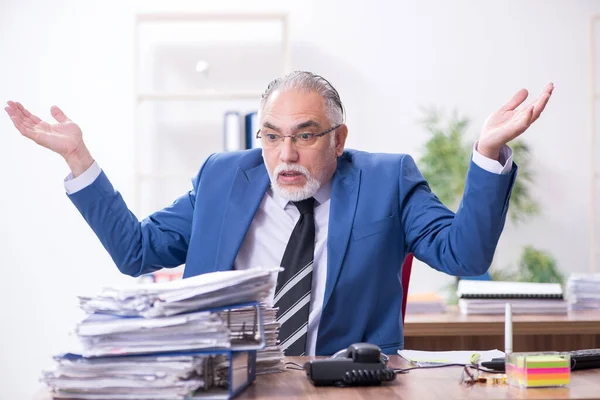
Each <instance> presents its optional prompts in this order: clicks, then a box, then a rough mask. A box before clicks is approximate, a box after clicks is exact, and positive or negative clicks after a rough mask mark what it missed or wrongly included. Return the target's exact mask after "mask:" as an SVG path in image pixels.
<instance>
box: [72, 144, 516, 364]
mask: <svg viewBox="0 0 600 400" xmlns="http://www.w3.org/2000/svg"><path fill="white" fill-rule="evenodd" d="M515 176H516V166H515V167H514V168H513V171H512V172H511V173H510V174H507V175H496V174H492V173H489V172H486V171H484V170H482V169H481V168H479V167H478V166H476V165H475V164H473V163H471V166H470V168H469V172H468V175H467V182H466V186H465V193H464V198H463V201H462V203H461V206H460V209H459V210H458V212H457V213H456V215H454V213H452V212H451V211H449V210H448V209H447V208H446V207H444V205H442V203H440V201H439V200H438V199H437V197H436V196H435V195H434V194H433V193H432V192H431V191H430V189H429V186H428V185H427V183H426V181H425V180H424V178H423V176H422V175H421V173H420V172H419V170H418V169H417V167H416V165H415V163H414V161H413V159H412V158H411V157H410V156H408V155H398V154H372V153H366V152H360V151H353V150H348V151H346V152H344V154H343V155H342V156H341V157H339V159H338V165H337V170H336V172H335V174H334V177H333V182H332V193H331V208H330V216H329V233H328V238H327V254H328V259H327V282H326V287H325V298H324V302H323V312H322V317H321V321H320V325H319V332H318V336H317V347H316V352H317V354H320V355H327V354H332V353H334V352H336V351H337V350H340V349H342V348H345V347H347V346H349V345H350V344H352V343H355V342H370V343H374V344H377V345H379V346H380V347H381V348H382V350H383V351H384V352H394V351H396V350H397V349H398V348H402V347H403V342H404V340H403V332H402V322H401V321H402V319H401V311H400V310H401V302H402V287H401V284H400V279H399V277H400V272H401V267H402V262H403V260H404V258H405V256H406V254H407V253H409V252H412V253H414V254H415V256H416V257H417V258H419V259H420V260H422V261H424V262H426V263H427V264H429V265H430V266H432V267H433V268H436V269H438V270H440V271H443V272H446V273H448V274H452V275H460V276H469V275H481V274H483V273H484V272H485V271H487V269H488V268H489V266H490V264H491V262H492V258H493V255H494V251H495V249H496V244H497V242H498V239H499V237H500V234H501V232H502V229H503V227H504V222H505V217H506V212H507V207H508V200H509V197H510V191H511V187H512V185H513V182H514V179H515ZM268 186H269V177H268V174H267V171H266V168H265V165H264V163H263V159H262V156H261V150H260V149H255V150H247V151H241V152H231V153H220V154H214V155H212V156H211V157H209V158H208V160H207V161H206V162H205V163H204V165H203V166H202V168H201V170H200V172H199V173H198V175H197V176H196V178H195V179H194V181H193V189H192V190H191V191H190V192H189V193H187V194H185V195H184V196H182V197H180V198H178V199H177V200H176V201H175V202H174V203H173V204H172V205H171V206H169V207H167V208H165V209H163V210H161V211H158V212H156V213H154V214H152V215H151V216H150V217H148V218H146V219H144V220H143V221H142V222H139V221H138V219H137V218H136V217H135V216H134V215H133V214H132V213H131V212H130V211H129V210H128V208H127V206H126V204H125V202H124V201H123V199H122V198H121V196H120V194H119V193H118V192H116V191H115V190H114V189H113V187H112V185H111V184H110V182H109V180H108V178H107V177H106V175H105V174H104V173H102V174H101V175H100V176H99V177H98V178H97V179H96V181H95V182H94V183H93V184H92V185H90V186H88V187H86V188H85V189H83V190H81V191H79V192H76V193H74V194H72V195H70V198H71V200H72V201H73V203H74V204H75V205H76V207H77V208H78V209H79V211H80V212H81V214H82V215H83V217H84V218H85V219H86V220H87V222H88V224H89V225H90V226H91V227H92V229H93V230H94V231H95V233H96V235H97V236H98V238H99V239H100V241H101V242H102V244H103V245H104V247H105V248H106V249H107V250H108V252H109V253H110V255H111V256H112V258H113V260H114V262H115V263H116V264H117V266H118V267H119V269H120V270H121V271H122V272H123V273H125V274H129V275H132V276H138V275H140V274H144V273H148V272H152V271H155V270H157V269H160V268H163V267H175V266H178V265H181V264H182V263H185V264H186V268H185V272H184V277H189V276H194V275H198V274H203V273H206V272H213V271H219V270H227V269H231V268H232V265H233V262H234V259H235V257H236V255H237V253H238V250H239V249H240V246H241V244H242V241H243V240H244V237H245V235H246V232H247V230H248V227H249V226H250V222H251V221H252V218H253V217H254V214H255V212H256V210H257V208H258V206H259V205H260V203H261V200H262V198H263V196H264V195H265V191H266V190H267V188H268Z"/></svg>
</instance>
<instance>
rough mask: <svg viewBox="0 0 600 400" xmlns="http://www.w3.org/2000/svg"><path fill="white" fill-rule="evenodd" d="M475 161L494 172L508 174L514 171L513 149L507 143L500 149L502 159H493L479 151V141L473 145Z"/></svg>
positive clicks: (479, 165) (488, 170)
mask: <svg viewBox="0 0 600 400" xmlns="http://www.w3.org/2000/svg"><path fill="white" fill-rule="evenodd" d="M473 162H474V163H475V164H476V165H477V166H478V167H479V168H481V169H483V170H486V171H487V172H491V173H493V174H499V175H506V174H508V173H510V171H512V165H513V151H512V149H511V148H510V147H508V146H507V145H504V146H503V147H502V149H500V161H497V160H492V159H491V158H487V157H486V156H484V155H482V154H480V153H479V152H478V151H477V142H476V143H475V145H474V146H473Z"/></svg>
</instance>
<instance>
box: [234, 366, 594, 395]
mask: <svg viewBox="0 0 600 400" xmlns="http://www.w3.org/2000/svg"><path fill="white" fill-rule="evenodd" d="M309 359H311V357H290V358H289V359H288V360H290V361H295V362H298V363H300V364H303V363H304V362H305V361H307V360H309ZM390 366H391V367H393V368H406V367H408V366H409V365H408V364H407V363H406V361H404V360H403V359H401V358H400V357H399V356H391V357H390ZM461 373H462V368H461V367H447V368H439V369H423V370H413V371H410V372H409V373H407V374H403V375H398V376H397V378H396V380H395V381H393V382H390V383H387V384H385V385H382V386H369V387H361V388H335V387H315V386H313V385H312V384H311V383H310V382H309V381H308V379H307V378H306V374H305V373H304V371H294V370H287V371H286V372H283V373H280V374H272V375H264V376H259V377H257V379H256V382H254V383H253V384H252V386H250V387H249V388H248V389H246V390H245V391H244V392H243V393H242V394H241V395H240V396H239V397H238V399H286V400H292V399H344V400H354V399H357V400H358V399H368V400H374V399H380V398H386V399H388V398H389V399H391V398H394V399H405V400H406V399H464V398H468V399H491V398H494V399H506V398H510V399H514V398H522V399H598V398H600V370H583V371H575V372H573V373H572V375H571V384H570V385H569V387H567V388H543V389H518V388H514V387H510V386H508V385H485V384H475V385H472V386H467V385H464V384H463V385H461V384H460V383H459V380H460V375H461Z"/></svg>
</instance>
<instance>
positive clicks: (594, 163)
mask: <svg viewBox="0 0 600 400" xmlns="http://www.w3.org/2000/svg"><path fill="white" fill-rule="evenodd" d="M599 45H600V15H596V16H594V17H593V18H592V20H591V23H590V60H591V62H590V83H591V85H590V86H591V88H592V89H591V96H590V118H591V123H590V127H591V128H590V180H591V181H590V203H589V216H590V218H589V224H590V225H589V229H590V271H591V272H598V271H599V269H600V268H599V266H598V262H599V259H600V237H599V235H600V233H599V231H600V162H599V160H598V159H599V158H600V134H599V132H598V128H597V122H598V119H599V117H600V88H599V87H597V85H599V84H600V79H599V78H600V76H599V75H600V71H598V68H600V62H599V61H600V60H598V59H597V58H598V57H600V49H598V48H597V46H599Z"/></svg>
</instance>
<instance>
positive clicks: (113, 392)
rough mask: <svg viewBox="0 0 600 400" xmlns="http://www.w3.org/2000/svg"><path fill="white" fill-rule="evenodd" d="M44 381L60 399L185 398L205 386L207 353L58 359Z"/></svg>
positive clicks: (55, 396)
mask: <svg viewBox="0 0 600 400" xmlns="http://www.w3.org/2000/svg"><path fill="white" fill-rule="evenodd" d="M55 359H56V361H57V364H58V365H57V368H56V369H55V370H54V371H50V372H45V373H44V376H43V380H44V381H45V382H46V384H47V385H49V386H50V387H51V388H52V391H53V393H52V396H53V397H54V398H58V399H136V400H137V399H160V400H162V399H165V400H171V399H183V398H185V396H186V395H189V394H190V393H193V392H194V391H196V390H198V389H201V388H205V387H206V381H205V379H204V376H205V369H206V368H207V365H208V361H209V357H208V356H204V357H203V356H169V357H162V356H140V357H99V358H81V357H80V356H76V355H65V356H61V357H56V358H55Z"/></svg>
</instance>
